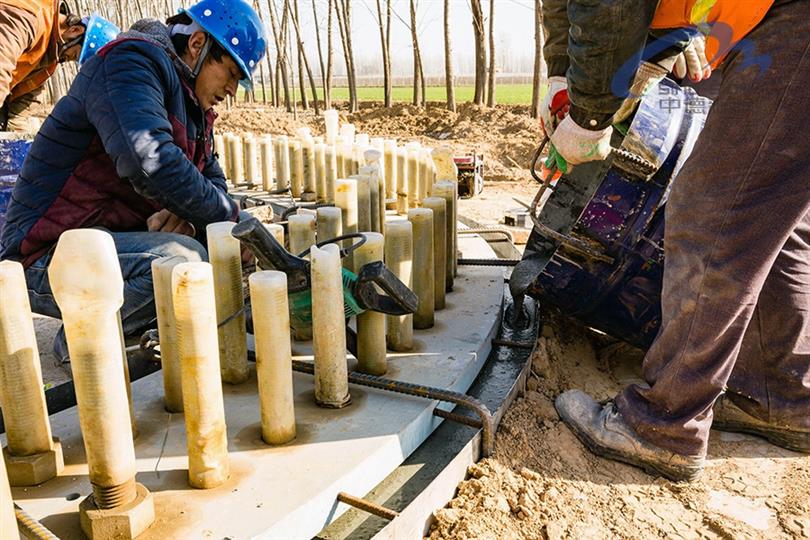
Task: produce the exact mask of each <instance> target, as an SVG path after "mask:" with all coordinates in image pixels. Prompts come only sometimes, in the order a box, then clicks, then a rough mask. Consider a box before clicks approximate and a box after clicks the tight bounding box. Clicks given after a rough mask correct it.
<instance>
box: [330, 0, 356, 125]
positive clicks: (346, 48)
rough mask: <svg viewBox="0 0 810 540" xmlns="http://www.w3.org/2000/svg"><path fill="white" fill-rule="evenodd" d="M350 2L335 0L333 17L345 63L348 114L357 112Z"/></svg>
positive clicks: (348, 0) (347, 0)
mask: <svg viewBox="0 0 810 540" xmlns="http://www.w3.org/2000/svg"><path fill="white" fill-rule="evenodd" d="M349 2H350V0H335V16H336V17H337V20H338V29H339V30H340V39H341V41H342V43H343V57H344V59H345V61H346V75H347V78H348V79H349V112H356V111H357V106H358V103H357V81H356V80H355V71H354V54H353V52H352V43H351V12H350V9H351V8H350V4H349Z"/></svg>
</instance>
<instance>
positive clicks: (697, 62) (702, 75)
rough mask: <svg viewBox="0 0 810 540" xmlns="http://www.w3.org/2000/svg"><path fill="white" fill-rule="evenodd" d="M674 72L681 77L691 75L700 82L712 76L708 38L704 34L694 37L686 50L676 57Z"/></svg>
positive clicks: (693, 80)
mask: <svg viewBox="0 0 810 540" xmlns="http://www.w3.org/2000/svg"><path fill="white" fill-rule="evenodd" d="M672 74H673V75H675V76H676V77H678V78H679V79H684V78H686V77H689V79H690V80H691V81H692V82H700V81H703V80H706V79H708V78H709V77H711V76H712V68H711V66H709V61H708V60H707V59H706V38H705V37H704V36H703V35H698V36H695V37H693V38H692V40H691V41H690V42H689V45H687V47H686V50H684V51H683V52H682V53H681V54H679V55H678V56H677V57H675V65H674V66H672Z"/></svg>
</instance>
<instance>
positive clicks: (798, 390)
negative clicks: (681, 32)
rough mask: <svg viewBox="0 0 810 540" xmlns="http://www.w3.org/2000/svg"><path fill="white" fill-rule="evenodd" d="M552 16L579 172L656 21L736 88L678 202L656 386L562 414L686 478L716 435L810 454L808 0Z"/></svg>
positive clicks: (601, 448) (601, 8)
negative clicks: (735, 434)
mask: <svg viewBox="0 0 810 540" xmlns="http://www.w3.org/2000/svg"><path fill="white" fill-rule="evenodd" d="M545 7H546V10H547V13H546V17H545V20H546V21H547V24H549V26H550V27H549V29H548V30H549V33H550V34H552V35H555V36H557V38H559V36H560V35H561V32H562V33H563V34H565V35H567V36H568V37H567V40H566V41H567V45H566V47H567V54H566V58H565V59H564V60H563V61H561V58H560V56H559V53H560V50H559V49H557V50H556V51H551V53H552V54H553V53H555V52H556V53H557V55H558V56H557V57H556V58H555V60H556V61H557V64H556V65H557V66H558V67H557V71H556V73H552V74H553V75H562V74H566V75H567V83H566V84H567V91H568V94H569V95H570V110H569V112H568V114H567V115H566V114H565V113H564V112H562V114H561V116H562V117H563V119H562V121H561V122H559V124H558V125H556V129H554V130H553V132H552V133H551V134H550V135H551V141H552V144H553V146H554V149H555V151H556V153H558V154H559V155H560V156H561V157H562V158H563V159H564V160H565V162H567V165H569V166H576V165H578V164H580V163H585V162H588V161H595V160H602V159H605V158H606V157H607V156H608V153H609V152H610V137H611V134H612V131H613V129H612V127H611V124H612V123H613V115H614V114H615V113H616V111H617V110H618V109H619V107H620V106H621V104H622V101H623V96H618V95H615V94H614V93H613V92H612V91H611V83H612V82H613V80H614V77H616V76H617V75H620V71H621V66H623V65H625V66H626V65H631V66H632V67H633V68H637V67H638V66H639V60H640V59H641V55H642V49H643V47H644V42H645V40H646V36H647V34H648V31H649V30H650V29H651V28H652V29H655V30H659V31H660V30H667V29H679V28H690V29H693V30H697V31H699V32H700V33H702V34H703V35H704V36H705V37H706V50H705V53H706V56H707V57H708V59H709V63H710V65H711V67H713V68H717V67H718V66H720V65H721V64H722V70H721V72H720V73H719V75H720V76H722V79H723V80H722V85H721V87H720V92H719V97H718V99H717V100H716V101H715V103H714V105H713V107H712V109H711V111H710V113H709V116H708V119H707V122H706V126H705V128H704V129H703V132H702V133H701V135H700V138H699V140H698V142H697V144H696V145H695V149H694V151H693V152H692V155H691V157H690V158H689V160H688V161H687V163H686V165H685V166H684V168H683V170H682V171H681V173H680V175H679V176H678V178H677V180H676V181H675V182H674V184H673V187H672V191H671V194H670V196H669V200H668V202H667V208H666V233H665V239H664V248H665V265H664V283H663V294H662V311H663V313H662V315H663V317H662V324H661V329H660V330H659V333H658V336H657V338H656V339H655V341H654V343H653V344H652V346H651V347H650V350H649V351H648V352H647V355H646V357H645V359H644V366H643V368H644V378H645V379H646V381H647V385H631V386H629V387H627V388H625V389H624V391H623V392H621V393H620V394H619V395H618V396H616V397H615V399H614V400H611V401H609V402H607V403H606V404H600V403H597V402H596V401H594V400H593V399H592V398H591V397H590V396H588V395H587V394H586V393H584V392H582V391H580V390H571V391H568V392H565V393H563V394H562V395H560V396H559V397H558V398H557V400H556V403H555V405H556V407H557V411H558V412H559V414H560V417H561V418H562V419H563V421H564V422H565V423H566V424H567V425H568V426H569V427H570V428H571V430H572V431H573V432H574V433H575V434H576V435H577V437H579V438H580V440H582V442H583V443H584V444H585V445H586V446H587V447H588V448H589V449H590V450H591V451H593V452H594V453H595V454H598V455H600V456H604V457H608V458H611V459H616V460H619V461H623V462H626V463H630V464H632V465H636V466H639V467H642V468H644V469H645V470H647V471H648V472H651V473H654V474H661V475H663V476H666V477H668V478H670V479H673V480H691V479H693V478H695V477H696V476H697V475H698V473H699V472H700V471H701V469H702V467H703V464H704V459H705V456H706V449H707V441H708V438H709V430H710V428H711V427H715V428H716V429H721V430H727V431H739V432H745V433H750V434H754V435H759V436H762V437H765V438H767V439H768V440H769V441H770V442H772V443H774V444H776V445H779V446H782V447H784V448H788V449H791V450H795V451H798V452H805V453H807V452H810V137H807V136H805V135H802V134H803V133H805V132H806V131H807V129H808V128H807V126H808V125H810V113H809V112H808V108H807V101H808V100H810V3H808V2H802V1H795V0H776V1H773V0H752V1H750V2H739V1H736V0H661V1H660V2H656V1H651V0H646V1H645V0H618V1H616V2H597V3H593V2H584V1H581V0H568V1H567V2H566V0H553V1H551V0H547V2H546V3H545ZM550 13H555V14H556V15H554V16H552V17H549V14H550ZM563 18H564V19H563ZM569 25H570V30H569V28H568V27H569ZM550 39H551V38H550ZM569 60H570V61H569ZM549 65H550V67H551V66H552V65H554V64H552V62H549ZM703 67H708V66H703ZM701 72H704V70H703V69H698V70H697V73H701ZM625 86H626V85H625ZM557 91H559V89H557ZM560 100H561V97H558V98H557V102H560ZM557 108H560V107H557ZM550 112H554V113H555V115H556V113H557V111H556V110H555V111H550ZM550 112H549V113H548V116H547V118H549V117H551V116H553V115H552V114H550ZM544 124H545V123H544ZM554 124H555V122H554V121H553V120H552V121H551V122H550V125H549V126H548V127H549V128H550V129H548V131H551V128H554V127H555V125H554Z"/></svg>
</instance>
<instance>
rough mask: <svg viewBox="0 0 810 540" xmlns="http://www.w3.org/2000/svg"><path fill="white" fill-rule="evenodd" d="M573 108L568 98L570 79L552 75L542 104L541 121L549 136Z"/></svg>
mask: <svg viewBox="0 0 810 540" xmlns="http://www.w3.org/2000/svg"><path fill="white" fill-rule="evenodd" d="M569 110H571V101H570V100H569V99H568V81H567V80H566V78H565V77H551V78H550V79H549V80H548V92H546V96H545V97H544V98H543V104H542V105H541V106H540V123H541V125H542V126H543V131H544V132H545V133H546V135H547V136H549V137H550V136H551V134H552V133H554V130H555V129H557V126H558V125H559V124H560V122H562V120H563V118H565V117H566V115H568V111H569Z"/></svg>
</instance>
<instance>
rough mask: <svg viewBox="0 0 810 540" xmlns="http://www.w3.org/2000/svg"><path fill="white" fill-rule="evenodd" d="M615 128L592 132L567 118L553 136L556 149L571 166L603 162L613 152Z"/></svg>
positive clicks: (552, 142)
mask: <svg viewBox="0 0 810 540" xmlns="http://www.w3.org/2000/svg"><path fill="white" fill-rule="evenodd" d="M612 134H613V127H611V126H608V127H606V128H605V129H600V130H597V131H592V130H590V129H585V128H583V127H580V126H579V125H577V123H576V122H574V119H573V118H571V117H570V116H567V117H566V118H565V120H563V121H562V122H561V123H560V125H559V126H557V129H556V130H555V131H554V133H552V135H551V144H553V145H554V149H555V150H556V152H557V154H559V155H560V156H561V157H562V158H563V159H564V160H565V161H566V162H567V163H568V164H569V165H580V164H582V163H587V162H589V161H602V160H604V159H606V158H607V157H608V155H609V154H610V151H611V147H610V136H611V135H612Z"/></svg>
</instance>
